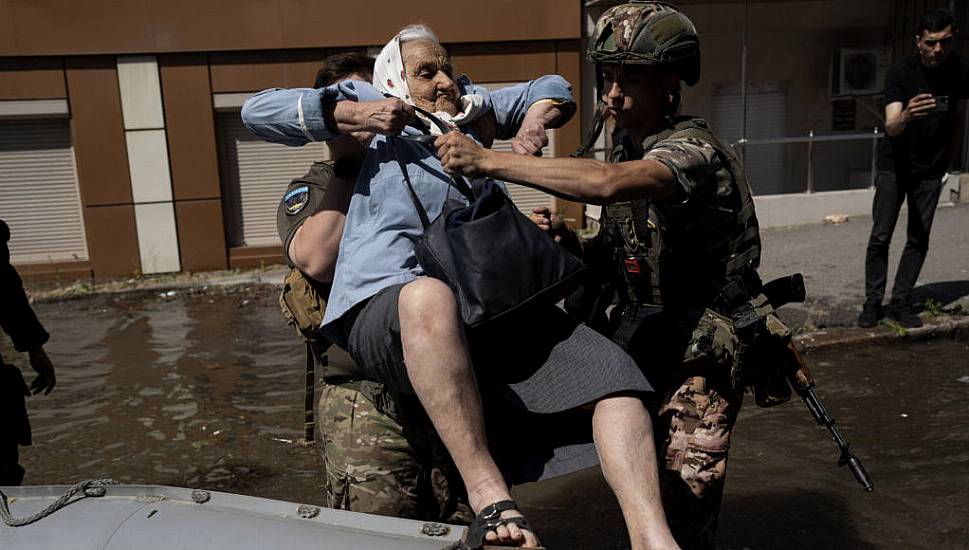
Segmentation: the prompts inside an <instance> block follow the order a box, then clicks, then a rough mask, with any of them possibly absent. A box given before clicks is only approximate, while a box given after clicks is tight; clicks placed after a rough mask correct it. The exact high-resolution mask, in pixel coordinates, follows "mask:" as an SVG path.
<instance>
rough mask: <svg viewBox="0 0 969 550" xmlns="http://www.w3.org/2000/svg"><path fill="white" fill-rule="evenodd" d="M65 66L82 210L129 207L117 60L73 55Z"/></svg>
mask: <svg viewBox="0 0 969 550" xmlns="http://www.w3.org/2000/svg"><path fill="white" fill-rule="evenodd" d="M66 68H67V71H66V74H67V88H68V91H69V94H70V104H71V133H72V136H73V142H74V155H75V158H76V159H77V178H78V183H79V184H80V188H81V201H82V202H83V203H84V205H85V206H100V205H109V204H122V203H130V202H131V184H130V180H129V177H128V155H127V153H126V150H125V140H124V123H123V122H122V118H121V99H120V97H119V96H118V74H117V70H116V66H115V59H114V57H73V58H69V59H67V60H66ZM96 271H97V270H95V272H96Z"/></svg>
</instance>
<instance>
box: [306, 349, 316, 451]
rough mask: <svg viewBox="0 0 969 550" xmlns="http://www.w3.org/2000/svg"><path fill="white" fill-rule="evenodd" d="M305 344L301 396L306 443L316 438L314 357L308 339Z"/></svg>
mask: <svg viewBox="0 0 969 550" xmlns="http://www.w3.org/2000/svg"><path fill="white" fill-rule="evenodd" d="M304 343H305V344H306V378H305V380H304V382H305V393H304V398H303V441H304V442H305V443H307V444H309V443H313V442H314V441H315V440H316V418H315V417H316V415H315V412H316V359H315V358H314V356H313V355H314V354H313V345H312V344H311V343H310V341H309V340H306V341H305V342H304Z"/></svg>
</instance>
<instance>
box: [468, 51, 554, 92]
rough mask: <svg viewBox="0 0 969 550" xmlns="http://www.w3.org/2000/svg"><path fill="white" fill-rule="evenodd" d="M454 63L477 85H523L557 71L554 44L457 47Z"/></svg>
mask: <svg viewBox="0 0 969 550" xmlns="http://www.w3.org/2000/svg"><path fill="white" fill-rule="evenodd" d="M450 49H451V63H452V65H454V70H455V72H457V73H467V75H468V76H470V77H471V80H472V81H473V82H475V83H485V82H520V81H524V80H531V79H533V78H535V77H537V76H541V75H543V74H550V73H554V72H555V42H515V43H509V44H454V45H451V46H450Z"/></svg>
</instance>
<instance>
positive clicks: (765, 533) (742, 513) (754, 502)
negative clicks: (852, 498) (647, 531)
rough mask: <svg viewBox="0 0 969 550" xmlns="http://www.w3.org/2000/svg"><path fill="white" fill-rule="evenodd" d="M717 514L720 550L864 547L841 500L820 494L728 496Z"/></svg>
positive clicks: (867, 545) (854, 549) (866, 547)
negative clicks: (735, 497)
mask: <svg viewBox="0 0 969 550" xmlns="http://www.w3.org/2000/svg"><path fill="white" fill-rule="evenodd" d="M727 500H728V502H725V503H724V507H723V510H722V511H721V514H720V528H719V531H718V532H719V535H718V537H717V538H718V541H717V548H720V549H722V550H741V549H743V548H749V549H754V550H759V549H766V548H784V549H785V550H801V549H803V550H808V549H812V550H813V549H815V548H825V549H827V550H841V549H844V550H849V549H850V550H869V549H872V550H874V549H876V548H878V547H877V546H875V545H872V544H871V543H869V542H867V541H865V540H863V539H861V537H860V536H859V534H858V531H857V529H856V528H855V525H854V522H853V521H852V519H851V518H852V516H853V514H852V512H851V510H850V507H849V506H848V504H847V503H846V502H845V500H844V499H843V498H842V497H840V496H837V495H833V494H824V493H802V492H798V493H792V492H785V493H766V494H762V495H757V496H748V497H742V498H739V499H730V498H729V497H728V499H727Z"/></svg>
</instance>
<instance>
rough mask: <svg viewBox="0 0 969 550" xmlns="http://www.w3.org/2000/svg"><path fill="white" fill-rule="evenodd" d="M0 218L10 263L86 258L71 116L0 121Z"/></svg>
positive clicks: (85, 242)
mask: <svg viewBox="0 0 969 550" xmlns="http://www.w3.org/2000/svg"><path fill="white" fill-rule="evenodd" d="M0 219H3V220H4V221H6V222H7V225H9V226H10V233H11V238H10V260H11V263H13V264H28V263H46V262H58V261H70V260H87V259H88V255H87V241H86V240H85V236H84V218H83V215H82V213H81V197H80V193H79V191H78V186H77V170H76V169H75V166H74V148H73V147H72V145H71V127H70V121H68V120H19V121H10V122H0Z"/></svg>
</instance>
